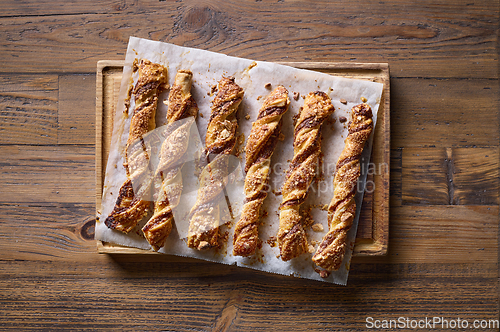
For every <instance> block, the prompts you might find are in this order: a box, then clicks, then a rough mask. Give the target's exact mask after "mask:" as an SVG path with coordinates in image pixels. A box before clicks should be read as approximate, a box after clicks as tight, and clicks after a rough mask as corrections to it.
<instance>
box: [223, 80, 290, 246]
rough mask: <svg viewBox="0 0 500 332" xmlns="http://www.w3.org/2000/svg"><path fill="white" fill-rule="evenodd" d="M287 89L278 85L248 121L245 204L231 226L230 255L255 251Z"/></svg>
mask: <svg viewBox="0 0 500 332" xmlns="http://www.w3.org/2000/svg"><path fill="white" fill-rule="evenodd" d="M289 104H290V99H289V98H288V90H287V89H285V87H283V86H281V85H280V86H278V87H277V88H276V89H275V90H274V91H273V92H272V93H271V94H270V95H269V97H267V98H266V100H265V101H264V104H263V105H262V107H261V109H260V111H259V115H258V118H257V120H256V121H255V122H254V123H253V124H252V130H251V131H250V135H249V136H248V141H247V144H246V147H245V172H246V177H245V187H244V191H245V198H246V199H245V203H244V205H243V209H242V212H241V217H240V219H239V220H238V222H237V223H236V226H235V228H234V237H233V255H235V256H249V255H252V254H253V253H254V252H255V249H256V248H257V242H258V237H259V229H258V223H259V219H260V216H259V215H260V207H261V206H262V203H263V202H264V199H265V198H266V197H267V190H268V182H269V174H270V169H271V156H272V154H273V152H274V148H275V147H276V143H277V142H278V138H279V135H280V133H281V125H282V122H283V121H282V119H281V117H282V116H283V114H285V113H286V111H287V110H288V105H289Z"/></svg>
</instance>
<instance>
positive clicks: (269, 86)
mask: <svg viewBox="0 0 500 332" xmlns="http://www.w3.org/2000/svg"><path fill="white" fill-rule="evenodd" d="M264 87H265V88H266V89H271V87H272V85H271V83H266V85H264Z"/></svg>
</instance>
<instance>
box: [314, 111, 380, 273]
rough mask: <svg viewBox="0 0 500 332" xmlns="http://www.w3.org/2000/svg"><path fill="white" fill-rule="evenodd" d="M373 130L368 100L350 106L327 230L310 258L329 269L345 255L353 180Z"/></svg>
mask: <svg viewBox="0 0 500 332" xmlns="http://www.w3.org/2000/svg"><path fill="white" fill-rule="evenodd" d="M372 130H373V120H372V110H371V108H370V106H369V105H368V104H360V105H357V106H354V107H353V108H352V120H351V122H350V123H349V134H348V135H347V137H346V140H345V147H344V150H343V151H342V153H341V154H340V157H339V160H338V161H337V167H336V172H335V177H334V180H333V185H334V193H333V199H332V201H331V202H330V205H329V206H328V226H329V231H328V233H327V234H326V235H325V236H324V237H323V240H322V242H321V243H320V244H319V246H318V249H317V251H316V253H315V254H314V256H313V258H312V260H313V262H314V263H315V264H316V265H318V266H320V267H322V268H324V269H325V270H328V271H332V270H338V269H339V268H340V266H341V263H342V260H343V259H344V255H345V250H346V246H347V243H346V241H347V232H348V231H349V229H351V226H352V223H353V219H354V215H355V214H356V202H355V201H354V196H355V194H356V184H357V181H358V179H359V176H360V166H359V163H360V158H361V152H363V148H364V146H365V143H366V141H367V140H368V137H369V136H370V134H371V132H372Z"/></svg>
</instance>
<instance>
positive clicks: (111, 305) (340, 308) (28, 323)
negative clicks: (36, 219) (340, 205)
mask: <svg viewBox="0 0 500 332" xmlns="http://www.w3.org/2000/svg"><path fill="white" fill-rule="evenodd" d="M103 256H104V255H101V257H99V258H98V259H99V260H98V262H96V263H94V264H93V265H91V267H90V268H89V267H86V268H83V267H82V266H81V265H80V264H75V263H71V262H70V263H68V264H67V265H66V267H65V268H64V269H63V270H62V271H61V266H60V265H59V264H54V262H50V261H44V262H30V261H25V262H20V261H9V262H6V261H1V262H0V265H1V267H2V269H1V271H2V272H1V274H0V289H2V291H1V294H2V296H3V298H4V300H3V305H4V307H5V310H4V312H3V313H4V316H3V319H2V322H3V326H4V327H5V328H15V327H20V326H22V327H23V328H24V329H26V328H36V329H44V328H46V329H54V326H56V329H66V330H68V329H71V330H75V329H84V328H86V329H93V330H99V329H110V328H113V327H115V326H117V325H120V326H133V327H134V329H140V330H159V329H160V330H175V331H193V330H196V331H211V330H214V327H215V326H216V325H217V324H218V323H220V320H222V319H227V325H228V326H231V329H234V330H238V331H252V330H253V331H255V329H261V330H263V331H266V330H273V329H274V328H275V327H276V324H279V325H280V327H281V328H283V329H284V330H286V331H299V330H303V328H304V327H306V328H308V329H309V330H323V329H325V327H326V326H327V328H328V329H340V330H342V329H344V330H345V329H348V328H350V329H353V328H357V329H360V330H363V328H364V323H365V322H364V319H365V318H366V317H368V316H372V317H376V318H380V319H383V318H385V317H387V318H388V319H389V318H391V319H392V318H394V319H397V317H400V316H404V317H407V316H408V312H410V313H411V315H410V317H411V318H412V319H422V318H425V317H426V316H427V317H429V315H430V313H436V312H437V313H439V316H443V317H447V318H450V319H451V318H452V317H453V318H455V317H460V318H462V319H477V318H480V319H493V318H495V317H496V316H495V315H496V314H497V288H496V287H495V283H494V280H495V279H496V276H497V271H496V269H495V268H493V267H492V266H491V265H485V264H420V265H414V264H390V265H383V264H379V265H375V264H367V265H365V266H364V267H363V268H361V269H359V270H355V271H353V272H352V277H351V280H350V284H349V286H348V287H339V286H336V285H327V284H324V283H319V282H314V281H309V282H304V281H303V280H299V279H296V278H291V277H284V276H277V275H271V274H265V273H261V272H258V271H247V270H245V269H237V268H234V267H230V266H227V267H222V268H219V269H218V270H217V269H214V268H213V266H214V264H209V263H204V264H203V263H201V265H200V264H198V263H184V264H151V263H150V262H142V263H141V262H134V263H130V262H125V261H121V260H118V261H116V262H115V263H114V264H110V263H109V262H103V261H101V260H104V259H105V258H106V257H107V256H104V257H103ZM200 267H201V268H202V269H200ZM54 269H58V271H59V273H58V274H57V275H55V274H54ZM16 272H17V274H16ZM388 278H392V280H391V282H390V283H388V282H386V280H387V279H388ZM159 289H161V290H162V291H158V290H159ZM68 290H71V291H68ZM387 294H391V296H390V297H388V296H387ZM361 296H362V298H363V299H364V300H363V301H360V300H359V298H360V297H361ZM478 299H480V303H478ZM131 308H134V314H133V315H131V314H130V310H131ZM146 308H147V310H146ZM136 309H137V310H136ZM143 309H144V310H143ZM96 312H98V313H102V312H106V314H97V315H96ZM360 313H362V316H361V317H360ZM381 313H382V314H381ZM298 315H300V317H301V318H300V323H297V321H296V317H297V316H298ZM352 322H358V324H359V325H356V324H354V325H353V323H352Z"/></svg>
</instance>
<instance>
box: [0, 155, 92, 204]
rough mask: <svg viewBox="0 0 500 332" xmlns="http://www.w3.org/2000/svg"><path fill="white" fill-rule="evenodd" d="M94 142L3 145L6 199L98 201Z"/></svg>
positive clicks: (3, 194)
mask: <svg viewBox="0 0 500 332" xmlns="http://www.w3.org/2000/svg"><path fill="white" fill-rule="evenodd" d="M94 153H95V152H94V147H93V146H90V147H89V146H71V145H69V146H64V145H55V146H50V145H49V146H41V147H37V146H32V145H3V146H2V145H0V154H1V155H2V156H5V157H7V156H8V159H6V160H4V161H3V162H2V163H1V164H0V172H1V173H2V177H1V178H0V186H2V188H3V190H2V192H1V193H0V202H2V203H8V202H10V203H21V202H45V203H48V202H60V203H93V202H94V199H93V198H94V195H93V194H94V192H95V186H94V183H93V182H94V173H95V160H94Z"/></svg>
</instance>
